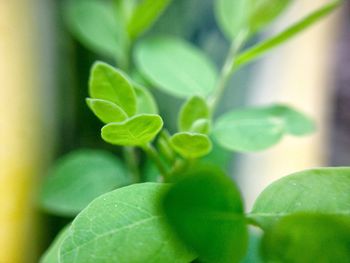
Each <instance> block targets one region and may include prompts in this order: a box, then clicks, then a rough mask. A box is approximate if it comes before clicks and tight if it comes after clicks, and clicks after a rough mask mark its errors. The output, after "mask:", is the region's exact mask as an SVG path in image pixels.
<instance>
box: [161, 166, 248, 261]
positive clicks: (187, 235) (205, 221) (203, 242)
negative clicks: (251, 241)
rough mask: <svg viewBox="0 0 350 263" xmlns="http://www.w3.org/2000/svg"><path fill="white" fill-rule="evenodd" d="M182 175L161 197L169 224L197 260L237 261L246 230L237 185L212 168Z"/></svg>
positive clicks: (243, 253) (245, 241)
mask: <svg viewBox="0 0 350 263" xmlns="http://www.w3.org/2000/svg"><path fill="white" fill-rule="evenodd" d="M184 177H185V179H182V180H180V181H179V182H178V183H176V184H175V185H173V186H172V187H171V188H170V190H169V192H168V193H167V194H166V195H165V196H164V200H163V209H164V211H165V215H166V218H167V219H168V221H169V223H170V225H171V226H172V227H173V229H174V230H175V231H176V233H177V235H178V236H179V237H180V238H181V240H182V241H183V242H184V243H185V244H187V245H188V246H189V247H190V248H193V250H194V251H195V252H197V254H198V256H199V259H200V261H201V262H220V263H225V262H228V263H235V262H240V260H241V259H242V258H243V257H244V255H245V252H246V249H247V243H248V241H247V240H248V231H247V226H246V222H245V218H244V215H243V205H242V200H241V196H240V193H239V191H238V189H237V187H236V186H235V185H234V184H233V182H232V181H231V180H230V179H229V178H228V177H226V176H225V175H224V174H223V173H222V172H221V171H218V170H217V169H214V168H197V169H195V170H193V171H191V172H190V173H189V174H186V176H184Z"/></svg>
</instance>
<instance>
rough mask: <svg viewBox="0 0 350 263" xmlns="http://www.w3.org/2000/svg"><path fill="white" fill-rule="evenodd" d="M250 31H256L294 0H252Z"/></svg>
mask: <svg viewBox="0 0 350 263" xmlns="http://www.w3.org/2000/svg"><path fill="white" fill-rule="evenodd" d="M250 2H251V4H250V5H251V6H250V9H251V14H250V17H249V18H250V21H249V28H250V32H251V34H252V33H256V32H257V31H259V30H260V29H262V28H263V27H265V26H266V25H267V24H269V23H270V22H271V21H273V20H274V19H276V17H277V16H278V15H279V14H281V12H282V11H284V10H285V9H286V7H288V5H289V4H291V2H293V1H292V0H250Z"/></svg>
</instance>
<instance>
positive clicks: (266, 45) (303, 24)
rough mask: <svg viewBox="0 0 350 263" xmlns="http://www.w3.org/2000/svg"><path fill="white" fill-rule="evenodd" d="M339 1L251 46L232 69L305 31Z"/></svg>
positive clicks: (336, 5)
mask: <svg viewBox="0 0 350 263" xmlns="http://www.w3.org/2000/svg"><path fill="white" fill-rule="evenodd" d="M341 2H342V1H341V0H333V1H331V2H330V3H328V4H326V5H325V6H323V7H322V8H320V9H318V10H316V11H315V12H313V13H312V14H310V15H308V16H307V17H305V18H304V19H302V20H301V21H299V22H297V23H296V24H294V25H292V26H291V27H289V28H287V29H286V30H284V31H283V32H281V33H279V34H278V35H276V36H274V37H272V38H270V39H268V40H265V41H264V42H261V43H259V44H257V45H256V46H253V47H252V48H250V49H248V50H247V51H244V52H243V53H242V54H240V55H239V56H238V57H237V59H236V61H235V63H234V65H233V68H234V69H237V68H239V67H241V66H243V65H244V64H246V63H248V62H251V61H252V60H254V59H256V58H258V57H259V56H261V55H262V54H264V53H266V52H267V51H269V50H270V49H272V48H274V47H276V46H279V45H281V44H282V43H283V42H286V41H287V40H289V39H291V38H292V37H294V36H295V35H297V34H298V33H300V32H301V31H303V30H305V29H307V28H308V27H310V26H312V25H313V24H314V23H316V22H318V21H319V20H321V19H322V18H323V17H325V16H326V15H328V14H329V13H331V12H332V11H333V10H334V9H335V8H336V7H338V6H339V4H340V3H341Z"/></svg>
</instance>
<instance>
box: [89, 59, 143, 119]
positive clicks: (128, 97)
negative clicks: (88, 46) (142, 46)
mask: <svg viewBox="0 0 350 263" xmlns="http://www.w3.org/2000/svg"><path fill="white" fill-rule="evenodd" d="M90 76H91V77H90V80H89V94H90V96H91V97H92V98H94V99H102V100H108V101H110V102H113V103H115V104H117V105H118V106H119V107H121V108H122V109H123V110H124V111H125V112H126V113H127V114H128V116H133V115H134V114H135V113H136V107H137V102H136V94H135V91H134V88H133V87H132V85H131V83H130V81H129V80H128V78H127V77H126V76H125V75H124V73H122V72H121V71H119V70H117V69H115V68H113V67H112V66H110V65H108V64H106V63H103V62H96V63H95V64H94V65H93V66H92V69H91V75H90Z"/></svg>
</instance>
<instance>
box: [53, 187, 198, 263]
mask: <svg viewBox="0 0 350 263" xmlns="http://www.w3.org/2000/svg"><path fill="white" fill-rule="evenodd" d="M167 189H168V186H167V185H165V184H157V183H143V184H134V185H131V186H127V187H124V188H120V189H117V190H115V191H113V192H110V193H108V194H106V195H103V196H101V197H100V198H98V199H96V200H94V201H93V202H92V203H91V204H90V205H89V206H88V207H87V208H86V209H85V210H84V211H83V212H81V213H80V214H79V215H78V216H77V217H76V219H75V220H74V221H73V223H72V226H71V232H70V235H69V236H68V238H66V239H65V240H63V243H62V246H61V249H60V259H61V263H72V262H77V263H78V262H79V263H80V262H81V263H105V262H108V263H120V262H128V263H139V262H154V263H158V262H159V263H173V262H176V263H187V262H190V261H191V260H193V259H194V256H193V255H192V253H190V252H189V251H188V250H187V249H186V248H185V247H184V246H183V245H182V244H181V243H180V242H179V241H178V239H177V238H176V237H175V236H174V235H173V234H172V233H171V231H170V230H169V229H168V225H167V224H166V222H165V220H164V217H163V215H162V213H161V212H160V203H159V197H160V196H161V195H163V194H164V191H166V190H167Z"/></svg>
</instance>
